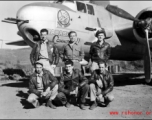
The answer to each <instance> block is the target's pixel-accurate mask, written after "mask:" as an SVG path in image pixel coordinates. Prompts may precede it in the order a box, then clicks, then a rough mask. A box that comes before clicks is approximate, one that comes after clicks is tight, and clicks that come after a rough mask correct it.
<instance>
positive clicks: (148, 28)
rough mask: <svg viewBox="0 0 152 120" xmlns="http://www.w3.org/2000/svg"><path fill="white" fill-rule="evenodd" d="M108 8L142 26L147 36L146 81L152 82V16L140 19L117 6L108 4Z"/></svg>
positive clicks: (145, 56)
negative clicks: (151, 37)
mask: <svg viewBox="0 0 152 120" xmlns="http://www.w3.org/2000/svg"><path fill="white" fill-rule="evenodd" d="M106 10H108V11H109V12H111V13H113V14H115V15H116V16H119V17H122V18H124V19H127V20H132V21H134V22H135V26H136V27H141V28H142V30H143V31H144V33H145V36H146V44H145V55H144V71H145V81H146V83H150V82H151V53H150V52H151V51H150V46H149V36H148V35H149V33H152V18H147V19H145V20H139V19H137V18H135V17H133V16H132V15H131V14H129V13H128V12H126V11H124V10H122V9H121V8H118V7H117V6H113V5H107V7H106Z"/></svg>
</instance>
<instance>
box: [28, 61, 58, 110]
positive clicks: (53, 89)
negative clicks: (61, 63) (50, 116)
mask: <svg viewBox="0 0 152 120" xmlns="http://www.w3.org/2000/svg"><path fill="white" fill-rule="evenodd" d="M29 91H30V95H29V97H28V99H27V101H28V102H29V103H31V104H32V105H33V106H34V107H38V106H39V105H40V101H41V102H42V101H47V104H46V105H47V106H49V107H51V108H53V109H55V108H56V106H55V105H53V103H52V100H54V99H55V97H56V95H57V94H58V80H57V79H56V78H55V77H54V76H53V75H52V74H51V73H50V72H49V71H48V70H45V69H43V64H42V63H41V62H40V61H37V62H36V63H35V73H33V74H32V75H31V77H30V81H29Z"/></svg>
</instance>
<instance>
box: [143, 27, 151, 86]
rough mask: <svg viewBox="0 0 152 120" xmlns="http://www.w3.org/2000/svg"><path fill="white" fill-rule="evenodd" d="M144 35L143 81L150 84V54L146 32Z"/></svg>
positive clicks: (146, 31)
mask: <svg viewBox="0 0 152 120" xmlns="http://www.w3.org/2000/svg"><path fill="white" fill-rule="evenodd" d="M145 34H146V45H145V55H144V71H145V81H146V83H150V82H151V54H150V47H149V38H148V30H147V29H146V30H145Z"/></svg>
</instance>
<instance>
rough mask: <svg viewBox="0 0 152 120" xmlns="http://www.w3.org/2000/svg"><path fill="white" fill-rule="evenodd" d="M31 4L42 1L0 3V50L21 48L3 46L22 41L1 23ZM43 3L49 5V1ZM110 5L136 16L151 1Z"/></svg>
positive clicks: (16, 29) (14, 31) (10, 26)
mask: <svg viewBox="0 0 152 120" xmlns="http://www.w3.org/2000/svg"><path fill="white" fill-rule="evenodd" d="M32 2H42V1H0V49H3V48H5V49H18V48H23V47H17V46H10V45H6V44H5V43H7V42H11V41H17V40H22V37H20V36H18V35H17V31H18V28H17V26H16V25H15V24H9V23H4V22H1V21H2V20H4V19H5V18H7V17H13V18H15V17H16V13H17V11H18V9H20V8H21V7H22V6H24V5H26V4H29V3H32ZM45 2H48V3H49V1H45ZM110 4H112V5H117V6H118V7H120V8H122V9H124V10H126V11H127V12H129V13H130V14H131V15H133V16H136V15H137V14H138V13H139V12H140V11H141V10H142V9H144V8H146V7H150V6H152V1H110Z"/></svg>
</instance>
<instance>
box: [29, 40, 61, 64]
mask: <svg viewBox="0 0 152 120" xmlns="http://www.w3.org/2000/svg"><path fill="white" fill-rule="evenodd" d="M52 48H53V52H52V51H51V49H52ZM40 49H41V43H40V42H38V43H36V44H35V45H34V47H33V49H32V51H31V54H30V60H31V63H32V65H34V63H35V62H36V61H37V60H39V55H40ZM47 51H48V56H49V59H48V60H49V62H50V64H51V65H52V64H54V65H57V64H58V62H59V51H58V49H57V47H56V45H55V44H50V43H48V42H47Z"/></svg>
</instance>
